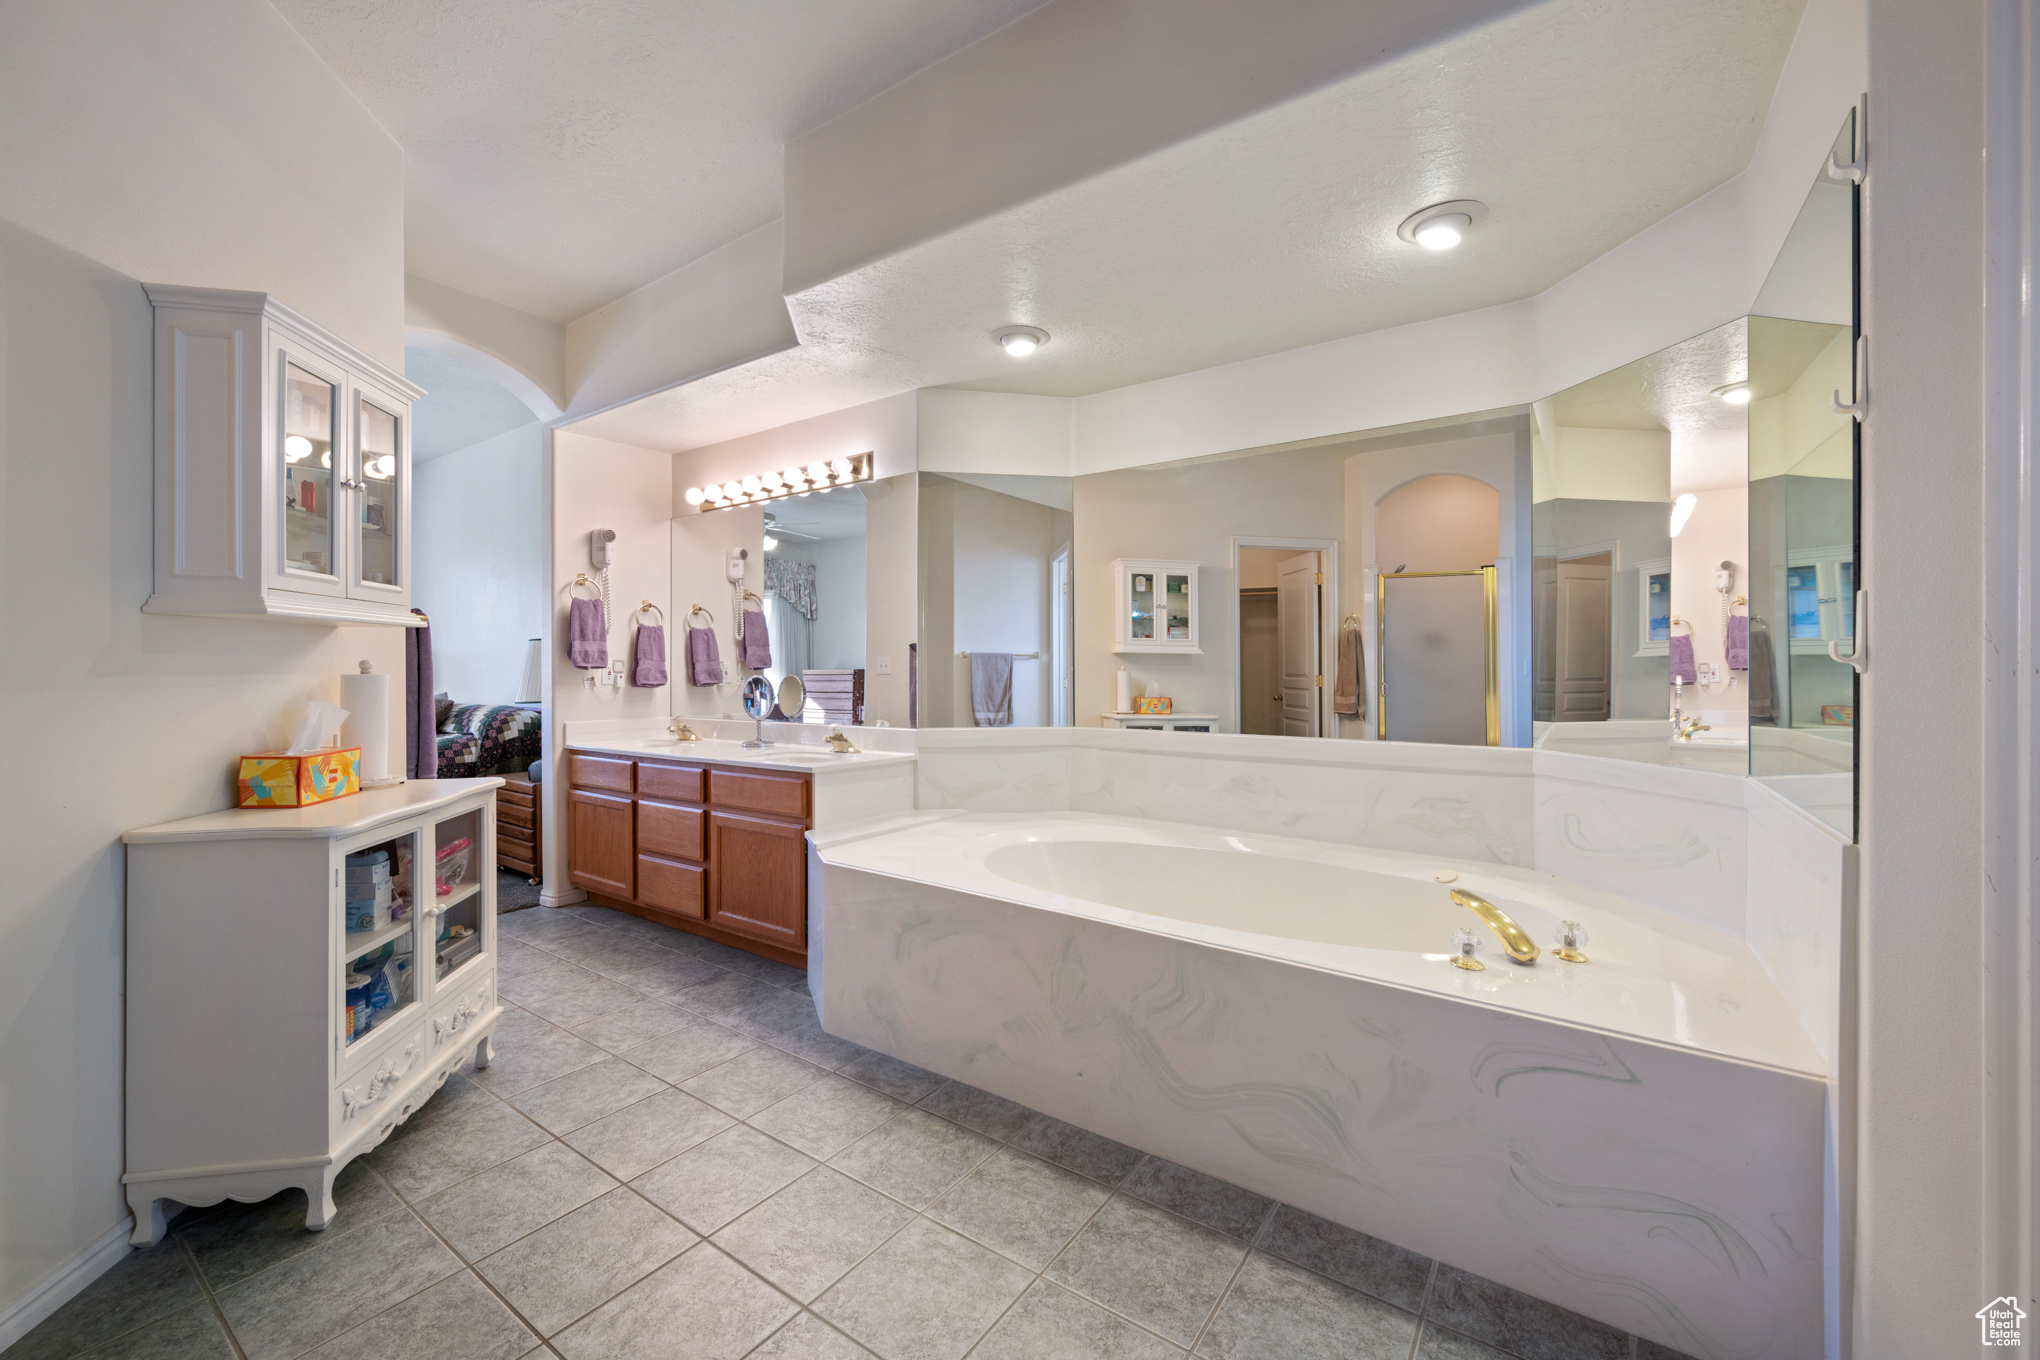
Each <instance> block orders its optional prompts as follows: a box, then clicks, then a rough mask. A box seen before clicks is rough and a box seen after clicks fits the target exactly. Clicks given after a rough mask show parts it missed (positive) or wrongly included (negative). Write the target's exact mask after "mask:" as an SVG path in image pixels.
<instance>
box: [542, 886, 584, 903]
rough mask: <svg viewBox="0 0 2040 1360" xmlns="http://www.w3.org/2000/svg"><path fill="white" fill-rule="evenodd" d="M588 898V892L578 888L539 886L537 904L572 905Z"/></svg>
mask: <svg viewBox="0 0 2040 1360" xmlns="http://www.w3.org/2000/svg"><path fill="white" fill-rule="evenodd" d="M587 900H588V894H587V893H585V892H583V891H582V890H581V889H579V888H557V889H555V888H540V889H539V890H538V905H540V906H541V907H573V906H579V905H580V904H581V903H583V902H585V901H587Z"/></svg>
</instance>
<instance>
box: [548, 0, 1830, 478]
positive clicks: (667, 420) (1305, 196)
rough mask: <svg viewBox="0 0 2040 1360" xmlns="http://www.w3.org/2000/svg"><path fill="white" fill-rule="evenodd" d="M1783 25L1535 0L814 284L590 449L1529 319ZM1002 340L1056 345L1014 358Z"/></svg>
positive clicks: (1707, 0)
mask: <svg viewBox="0 0 2040 1360" xmlns="http://www.w3.org/2000/svg"><path fill="white" fill-rule="evenodd" d="M1802 6H1803V0H1548V2H1547V3H1545V4H1541V5H1537V6H1535V7H1532V8H1530V9H1527V10H1524V11H1521V12H1518V13H1515V14H1513V15H1510V16H1508V17H1506V18H1503V19H1500V20H1497V21H1495V22H1493V23H1491V24H1488V25H1486V26H1484V27H1482V28H1480V29H1477V30H1474V31H1471V32H1468V33H1465V34H1462V35H1459V36H1456V37H1453V38H1450V39H1448V40H1446V41H1443V42H1441V43H1438V44H1436V45H1435V46H1433V47H1431V48H1428V49H1426V50H1424V51H1423V52H1420V53H1418V54H1415V55H1413V56H1409V57H1405V58H1403V59H1400V60H1398V61H1395V62H1391V63H1387V64H1384V65H1382V66H1380V67H1377V68H1373V69H1370V70H1368V71H1365V72H1363V73H1361V74H1359V75H1356V76H1354V77H1352V78H1350V79H1347V80H1345V81H1341V82H1339V83H1336V84H1334V85H1332V86H1329V87H1326V88H1324V89H1322V90H1319V91H1317V92H1315V93H1313V94H1310V95H1307V96H1304V97H1302V98H1299V99H1296V100H1293V101H1291V102H1289V103H1287V104H1284V105H1281V106H1279V107H1277V108H1274V109H1272V110H1269V111H1267V112H1264V113H1261V114H1257V115H1255V116H1252V117H1249V118H1246V119H1242V120H1240V121H1238V122H1236V123H1233V124H1231V125H1229V126H1226V127H1222V128H1219V129H1217V130H1215V131H1213V132H1211V133H1208V134H1206V135H1204V136H1201V137H1197V138H1193V139H1191V140H1188V141H1185V142H1183V143H1180V144H1178V145H1176V146H1174V147H1171V148H1169V149H1167V150H1164V151H1162V152H1159V153H1157V154H1154V155H1151V156H1147V157H1145V158H1142V159H1140V160H1137V161H1135V162H1132V163H1130V164H1128V165H1124V166H1121V167H1119V168H1117V169H1114V170H1111V171H1108V172H1106V173H1103V174H1099V175H1096V176H1094V177H1092V178H1090V179H1088V180H1085V181H1083V182H1081V183H1078V184H1075V185H1072V186H1070V187H1068V188H1066V189H1063V190H1060V191H1058V192H1055V193H1052V194H1049V195H1046V196H1044V197H1042V198H1039V199H1036V200H1035V201H1033V202H1031V203H1028V204H1026V205H1023V206H1021V207H1019V208H1016V209H1013V210H1011V211H1008V212H1004V213H1000V214H997V215H995V216H993V217H991V218H989V219H986V220H983V221H980V222H977V223H975V224H973V225H971V226H968V227H965V228H963V229H961V230H958V231H955V232H952V233H950V234H948V235H946V236H943V237H940V238H938V239H936V240H933V241H930V242H927V243H925V244H922V245H920V246H917V247H914V248H911V249H909V250H906V251H904V252H901V253H899V254H897V255H894V256H892V257H890V258H888V259H885V260H881V261H879V262H877V263H875V264H873V265H871V266H868V267H866V268H863V269H859V270H856V271H853V272H852V273H850V274H848V275H845V276H843V277H840V278H837V279H834V280H831V281H829V282H827V283H824V284H821V285H818V286H816V287H814V288H811V289H808V290H806V291H804V292H802V293H799V294H797V295H795V296H793V297H791V298H789V299H788V306H789V308H790V309H791V311H792V314H793V318H794V322H795V325H796V328H797V329H798V331H799V333H800V336H801V345H800V347H799V348H798V349H796V350H791V351H788V352H785V353H783V354H779V355H774V356H771V357H769V358H766V359H763V360H760V361H758V362H757V363H753V364H747V365H744V366H742V367H741V368H739V369H734V370H729V371H727V372H724V373H720V374H716V375H713V376H711V377H708V378H705V379H703V380H700V381H698V382H694V383H690V384H687V385H685V386H683V387H679V388H674V389H671V390H668V391H666V392H663V393H658V394H655V395H653V396H651V397H648V398H646V399H644V400H643V401H640V402H637V403H633V404H631V405H630V406H627V407H623V408H619V409H618V410H615V411H612V412H609V413H606V414H604V415H603V416H600V417H597V418H596V419H595V420H594V421H591V422H588V423H587V424H586V425H584V426H583V428H586V429H587V430H588V431H589V432H590V433H599V434H601V435H602V437H604V438H611V439H617V440H621V441H626V442H631V443H636V444H640V445H645V446H649V447H662V448H673V449H686V448H692V447H698V446H700V445H703V444H707V443H713V442H717V441H720V440H724V439H729V438H734V437H737V436H740V435H743V434H746V433H750V432H752V431H756V430H759V429H764V428H769V427H771V426H775V425H778V424H782V423H784V422H786V421H789V420H796V419H800V418H803V417H806V416H810V415H814V414H818V413H820V412H823V411H827V410H831V409H834V408H835V407H837V406H841V405H846V404H849V403H851V402H855V401H869V400H873V399H875V398H878V397H881V396H886V395H889V394H892V393H896V392H901V391H906V390H909V389H911V388H916V387H935V386H960V387H967V388H975V389H980V390H989V391H1005V392H1021V393H1033V394H1039V395H1052V396H1075V395H1084V394H1089V393H1095V392H1099V391H1105V390H1110V389H1116V388H1121V387H1126V386H1129V385H1132V384H1136V383H1140V382H1145V381H1148V380H1151V379H1154V378H1158V377H1164V376H1167V375H1171V374H1177V373H1184V372H1190V371H1195V370H1200V369H1206V368H1211V367H1215V366H1218V365H1222V364H1227V363H1232V362H1235V361H1238V360H1241V359H1245V358H1250V357H1253V356H1257V355H1264V354H1270V353H1276V352H1280V351H1285V350H1289V349H1295V348H1299V347H1302V346H1307V345H1312V344H1317V343H1320V342H1323V341H1326V340H1330V339H1334V338H1337V337H1341V336H1349V335H1358V334H1364V333H1369V332H1374V331H1380V330H1384V329H1387V328H1391V327H1395V326H1399V325H1404V324H1408V323H1410V322H1414V321H1420V320H1423V319H1425V318H1431V317H1442V316H1450V315H1454V314H1460V313H1466V312H1471V311H1474V310H1477V309H1479V308H1482V307H1487V306H1492V305H1495V304H1499V303H1504V302H1510V301H1514V300H1517V299H1521V298H1526V297H1531V296H1534V295H1536V294H1538V293H1540V292H1542V291H1544V290H1545V289H1547V288H1549V287H1550V286H1551V285H1552V284H1554V283H1556V282H1557V281H1558V280H1560V279H1562V278H1564V277H1566V276H1567V275H1569V274H1571V273H1573V272H1574V271H1576V270H1577V269H1579V268H1580V267H1581V266H1583V265H1585V264H1587V263H1588V262H1590V261H1591V260H1593V259H1595V258H1596V257H1598V256H1600V255H1602V254H1604V253H1605V252H1607V251H1608V250H1610V249H1612V248H1613V247H1615V246H1616V245H1618V244H1620V243H1621V242H1623V241H1625V240H1628V239H1629V238H1631V237H1633V236H1635V235H1636V234H1637V233H1638V232H1640V231H1642V230H1643V229H1645V228H1646V227H1648V226H1649V225H1651V224H1652V223H1654V222H1656V221H1658V220H1660V219H1662V218H1663V217H1665V216H1666V215H1667V214H1669V213H1670V212H1672V211H1674V210H1675V209H1677V208H1679V207H1681V206H1683V205H1684V204H1686V203H1688V202H1691V201H1692V200H1693V199H1695V198H1697V197H1699V196H1700V195H1702V194H1704V193H1705V192H1707V191H1708V190H1710V189H1712V188H1714V187H1715V186H1716V185H1719V184H1720V183H1722V182H1723V181H1725V180H1727V179H1729V178H1730V177H1732V176H1733V175H1735V174H1736V173H1737V172H1739V171H1740V170H1742V169H1743V167H1744V166H1745V165H1746V164H1747V162H1748V160H1749V157H1750V154H1751V151H1752V149H1753V147H1754V145H1755V142H1756V138H1757V135H1758V132H1759V130H1760V129H1761V127H1762V124H1763V120H1764V116H1765V113H1766V111H1767V109H1768V107H1769V103H1770V99H1771V95H1772V91H1773V89H1774V87H1775V86H1776V83H1777V80H1778V75H1779V71H1780V68H1781V65H1782V63H1783V61H1784V58H1785V54H1786V51H1787V49H1788V47H1789V46H1790V44H1791V41H1792V37H1793V33H1794V30H1795V28H1796V27H1797V24H1798V20H1799V17H1800V12H1801V9H1802ZM1459 197H1474V198H1478V199H1480V200H1482V201H1484V202H1485V203H1487V204H1488V205H1489V207H1490V209H1491V215H1490V217H1489V219H1488V220H1487V221H1486V222H1485V223H1483V224H1482V225H1481V226H1480V228H1479V229H1478V230H1477V231H1476V232H1474V233H1472V234H1470V235H1469V236H1468V238H1467V241H1466V243H1465V245H1463V246H1462V247H1460V248H1459V249H1458V250H1456V251H1452V252H1449V253H1445V254H1436V255H1434V254H1431V253H1429V252H1426V251H1423V250H1421V249H1417V248H1414V247H1411V246H1409V245H1407V244H1406V243H1404V242H1402V241H1400V240H1398V239H1397V238H1396V234H1395V229H1396V226H1397V225H1398V224H1399V223H1400V222H1401V221H1402V220H1403V218H1405V217H1406V216H1408V214H1409V213H1410V212H1411V211H1413V210H1414V209H1416V208H1419V207H1422V206H1424V205H1426V204H1429V203H1433V202H1437V201H1440V200H1443V199H1450V198H1459ZM1009 323H1017V324H1026V325H1035V326H1040V327H1043V328H1044V329H1046V330H1048V331H1049V332H1050V334H1051V336H1052V337H1053V338H1052V340H1051V342H1050V343H1049V344H1048V345H1047V346H1045V347H1043V348H1042V349H1041V350H1039V351H1038V352H1036V353H1035V354H1034V355H1033V356H1031V357H1030V358H1028V359H1027V360H1025V361H1019V362H1016V361H1014V360H1012V359H1009V358H1007V357H1006V356H1005V355H1004V354H1002V353H1001V352H1000V351H999V350H998V348H997V347H996V346H995V345H993V344H992V342H991V338H990V337H991V334H992V332H993V331H995V330H996V329H998V328H999V327H1000V326H1002V325H1005V324H1009ZM598 427H599V428H598Z"/></svg>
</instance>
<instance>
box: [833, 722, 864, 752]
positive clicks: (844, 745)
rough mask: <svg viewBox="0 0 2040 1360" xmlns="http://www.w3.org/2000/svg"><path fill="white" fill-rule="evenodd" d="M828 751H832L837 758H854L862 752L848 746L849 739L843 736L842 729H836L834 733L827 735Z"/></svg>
mask: <svg viewBox="0 0 2040 1360" xmlns="http://www.w3.org/2000/svg"><path fill="white" fill-rule="evenodd" d="M829 749H830V750H832V751H834V752H835V753H836V754H837V755H839V756H855V755H862V754H863V752H861V751H859V750H858V749H857V748H856V747H855V746H853V745H851V744H850V738H848V737H846V736H844V735H843V729H842V728H840V727H839V728H836V729H835V730H834V731H832V732H830V733H829Z"/></svg>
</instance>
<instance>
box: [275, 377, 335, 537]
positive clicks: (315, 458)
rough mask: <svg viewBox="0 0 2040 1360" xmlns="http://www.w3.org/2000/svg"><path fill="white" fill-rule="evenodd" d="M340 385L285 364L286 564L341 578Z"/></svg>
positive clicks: (283, 488)
mask: <svg viewBox="0 0 2040 1360" xmlns="http://www.w3.org/2000/svg"><path fill="white" fill-rule="evenodd" d="M339 408H340V400H339V388H338V387H337V386H336V385H335V384H334V383H332V382H330V381H328V380H327V379H325V378H322V377H320V376H319V375H318V374H316V373H313V372H311V371H310V370H308V369H305V368H302V367H300V366H299V365H297V364H295V363H291V362H286V363H285V364H284V366H283V440H282V454H283V468H282V473H281V478H280V481H279V486H280V494H281V495H282V497H283V525H282V531H281V533H280V535H279V537H280V538H281V539H282V540H283V565H284V570H285V571H286V572H289V573H298V572H307V573H311V574H313V575H317V576H326V577H337V576H338V575H339V564H338V563H337V562H336V561H335V560H334V548H335V546H336V544H335V540H334V533H333V525H334V510H333V495H334V491H335V488H336V486H337V484H338V478H336V477H335V476H334V472H333V452H334V448H335V446H336V444H337V442H338V441H337V440H336V439H335V431H334V421H335V419H336V418H337V417H338V415H339Z"/></svg>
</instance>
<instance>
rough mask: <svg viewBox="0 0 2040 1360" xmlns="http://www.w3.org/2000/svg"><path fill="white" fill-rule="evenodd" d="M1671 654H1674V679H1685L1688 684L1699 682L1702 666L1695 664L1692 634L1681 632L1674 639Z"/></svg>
mask: <svg viewBox="0 0 2040 1360" xmlns="http://www.w3.org/2000/svg"><path fill="white" fill-rule="evenodd" d="M1671 655H1672V676H1671V678H1672V679H1673V680H1679V681H1683V682H1684V683H1686V684H1688V685H1697V684H1699V683H1700V668H1699V667H1698V666H1695V665H1694V664H1693V639H1692V637H1691V635H1689V634H1680V635H1679V636H1677V637H1674V638H1673V639H1672V648H1671ZM1666 683H1670V681H1667V682H1666Z"/></svg>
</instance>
